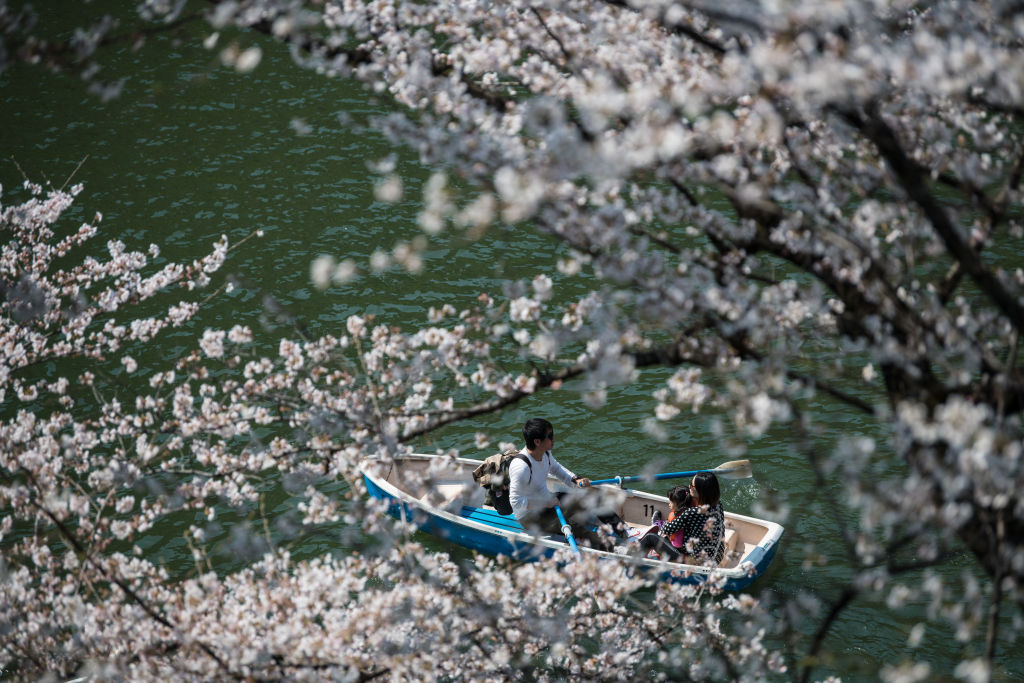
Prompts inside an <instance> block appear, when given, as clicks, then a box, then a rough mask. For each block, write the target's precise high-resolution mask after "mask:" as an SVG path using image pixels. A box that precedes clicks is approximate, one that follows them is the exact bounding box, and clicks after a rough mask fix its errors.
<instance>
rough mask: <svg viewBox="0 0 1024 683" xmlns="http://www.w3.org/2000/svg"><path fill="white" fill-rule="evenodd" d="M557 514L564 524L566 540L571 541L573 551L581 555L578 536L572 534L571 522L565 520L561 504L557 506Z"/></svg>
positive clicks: (563, 531)
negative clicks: (577, 543)
mask: <svg viewBox="0 0 1024 683" xmlns="http://www.w3.org/2000/svg"><path fill="white" fill-rule="evenodd" d="M555 514H556V515H558V523H559V524H561V525H562V535H564V536H565V538H566V540H567V541H569V547H571V548H572V549H573V552H575V553H576V554H577V555H579V554H580V547H579V546H578V545H576V537H575V536H573V535H572V527H571V526H569V522H567V521H565V515H563V514H562V508H561V506H559V505H556V506H555Z"/></svg>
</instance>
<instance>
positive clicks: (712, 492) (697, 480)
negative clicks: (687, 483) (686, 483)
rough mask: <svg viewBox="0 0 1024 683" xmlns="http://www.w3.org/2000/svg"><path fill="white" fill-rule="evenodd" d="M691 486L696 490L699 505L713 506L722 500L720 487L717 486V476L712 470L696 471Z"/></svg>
mask: <svg viewBox="0 0 1024 683" xmlns="http://www.w3.org/2000/svg"><path fill="white" fill-rule="evenodd" d="M693 488H695V489H696V490H697V498H699V499H700V504H701V505H710V506H711V507H714V506H716V505H718V501H720V500H722V489H721V488H719V486H718V477H716V476H715V473H714V472H698V473H697V475H696V476H695V477H694V478H693Z"/></svg>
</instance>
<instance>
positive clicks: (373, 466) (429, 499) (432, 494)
mask: <svg viewBox="0 0 1024 683" xmlns="http://www.w3.org/2000/svg"><path fill="white" fill-rule="evenodd" d="M480 462H481V461H479V460H471V459H469V458H451V457H448V456H440V455H407V456H403V457H400V458H397V459H395V460H393V461H387V462H384V461H367V462H364V463H363V466H362V472H363V477H364V479H365V481H366V487H367V490H368V491H369V494H370V495H371V496H372V497H374V498H377V499H380V500H383V501H386V502H387V503H388V512H389V514H391V515H392V516H394V517H396V518H399V519H405V520H409V521H411V522H413V523H414V524H416V526H417V527H419V528H420V529H422V530H423V531H426V532H428V533H430V534H433V535H434V536H437V537H439V538H442V539H444V540H446V541H450V542H452V543H456V544H458V545H461V546H463V547H466V548H469V549H471V550H476V551H478V552H481V553H484V554H487V555H508V556H510V557H513V558H516V559H520V560H526V561H532V560H537V559H539V558H541V557H550V556H552V555H553V554H554V553H555V552H556V551H558V550H562V549H565V547H566V540H565V538H564V537H563V536H562V535H561V534H551V535H543V534H542V535H537V534H534V533H530V532H528V531H526V530H525V529H523V527H522V526H521V525H520V524H519V522H518V521H516V519H515V517H513V516H511V515H508V516H506V515H501V514H498V512H497V511H496V510H495V509H494V508H492V507H490V506H488V505H485V504H484V493H485V492H484V490H483V489H482V488H481V487H480V486H479V485H478V484H477V483H476V482H475V481H473V476H472V473H473V470H474V469H475V468H476V467H477V465H479V464H480ZM550 487H551V488H552V490H565V487H564V486H563V485H562V484H561V482H557V481H556V480H554V479H552V480H551V481H550ZM595 492H596V497H597V498H598V499H599V501H600V503H599V507H600V512H602V513H607V512H611V511H614V512H616V513H617V514H618V515H619V516H620V517H621V518H622V519H623V520H625V522H626V523H627V524H629V525H630V527H631V528H633V529H635V530H637V531H639V530H641V529H646V528H647V527H648V525H649V523H650V519H651V515H652V514H653V513H654V511H655V510H661V513H662V515H664V516H667V515H668V499H667V498H665V497H664V496H657V495H654V494H651V493H645V492H643V491H635V490H632V489H621V488H618V487H616V486H612V485H602V486H595V487H592V488H591V489H589V490H587V491H586V492H585V495H587V496H591V497H595ZM725 526H726V532H725V539H724V542H725V546H726V553H725V558H724V559H723V560H722V563H721V564H720V565H719V566H717V567H703V566H698V565H691V564H682V563H678V562H668V561H662V560H657V559H652V558H641V557H636V556H633V555H623V554H620V553H614V552H606V551H603V550H595V549H593V548H589V547H584V546H580V551H581V552H582V553H585V554H593V555H597V556H599V557H602V558H605V559H608V560H609V561H616V562H629V563H631V564H633V565H635V566H637V567H641V568H643V569H644V570H646V571H649V572H652V573H653V574H655V575H661V578H663V579H664V580H670V581H675V582H679V583H690V584H697V583H702V582H704V581H706V580H707V579H708V577H709V575H713V576H715V578H718V579H722V580H724V588H725V589H726V590H742V589H743V588H745V587H746V586H748V585H750V583H751V582H752V581H754V580H755V579H756V578H757V577H758V576H761V575H762V574H764V573H765V571H766V570H767V569H768V565H769V564H771V561H772V558H774V557H775V552H776V550H778V546H779V540H780V539H781V537H782V532H783V528H782V526H781V525H779V524H776V523H775V522H769V521H765V520H763V519H756V518H754V517H747V516H745V515H739V514H735V513H732V512H728V511H727V512H726V513H725Z"/></svg>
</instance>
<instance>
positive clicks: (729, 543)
mask: <svg viewBox="0 0 1024 683" xmlns="http://www.w3.org/2000/svg"><path fill="white" fill-rule="evenodd" d="M739 540H740V535H739V534H738V533H736V530H735V529H731V528H727V529H726V530H725V536H724V537H723V538H722V543H724V544H725V553H726V554H727V555H728V554H729V553H731V552H735V551H736V546H737V545H738V544H739Z"/></svg>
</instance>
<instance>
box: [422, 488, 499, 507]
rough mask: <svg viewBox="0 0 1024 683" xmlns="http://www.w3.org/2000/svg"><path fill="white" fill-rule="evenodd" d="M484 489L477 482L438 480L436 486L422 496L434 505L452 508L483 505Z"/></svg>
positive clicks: (426, 501) (425, 501) (423, 499)
mask: <svg viewBox="0 0 1024 683" xmlns="http://www.w3.org/2000/svg"><path fill="white" fill-rule="evenodd" d="M483 499H484V493H483V489H482V488H481V487H479V486H477V485H476V483H469V484H467V483H466V482H465V481H454V482H443V481H442V482H438V483H437V484H435V486H434V488H433V489H432V490H430V491H428V492H427V493H425V494H424V495H423V496H421V497H420V500H422V501H423V502H424V503H427V504H428V505H433V506H434V507H439V508H445V509H450V508H452V507H458V508H461V507H462V506H463V505H483V504H484V502H483Z"/></svg>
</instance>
